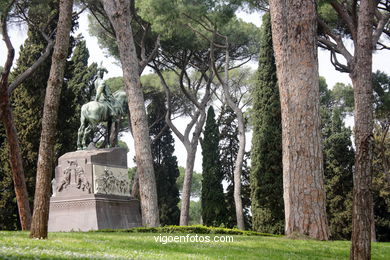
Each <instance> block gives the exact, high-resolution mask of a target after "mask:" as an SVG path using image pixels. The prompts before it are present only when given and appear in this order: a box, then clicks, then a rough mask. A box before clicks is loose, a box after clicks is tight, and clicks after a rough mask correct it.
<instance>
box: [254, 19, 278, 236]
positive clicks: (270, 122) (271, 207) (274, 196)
mask: <svg viewBox="0 0 390 260" xmlns="http://www.w3.org/2000/svg"><path fill="white" fill-rule="evenodd" d="M252 95H253V110H252V123H253V137H252V150H251V158H252V166H251V177H250V184H251V198H252V215H253V221H252V222H253V229H254V230H256V231H259V232H267V233H275V234H283V232H284V204H283V169H282V126H281V112H280V101H279V90H278V85H277V78H276V66H275V58H274V52H273V49H272V34H271V23H270V16H269V14H268V13H267V14H265V15H264V16H263V24H262V29H261V38H260V57H259V68H258V82H257V85H256V87H255V88H254V89H253V92H252Z"/></svg>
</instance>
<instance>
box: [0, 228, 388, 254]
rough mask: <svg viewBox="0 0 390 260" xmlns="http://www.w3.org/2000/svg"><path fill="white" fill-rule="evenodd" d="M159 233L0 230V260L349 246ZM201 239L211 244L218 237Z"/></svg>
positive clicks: (340, 250)
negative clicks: (179, 239)
mask: <svg viewBox="0 0 390 260" xmlns="http://www.w3.org/2000/svg"><path fill="white" fill-rule="evenodd" d="M159 235H160V234H159V233H157V234H153V233H127V232H86V233H83V232H70V233H50V234H49V239H48V240H36V239H29V238H28V233H27V232H8V231H0V259H175V260H180V259H278V260H279V259H300V260H301V259H348V256H349V247H350V242H348V241H328V242H321V241H314V240H290V239H285V238H283V237H263V236H242V235H235V236H233V239H234V242H227V243H220V242H219V243H217V242H209V243H191V242H188V243H174V242H172V243H167V244H162V243H161V242H156V241H155V238H154V236H159ZM161 235H163V236H164V235H171V236H174V235H186V234H178V233H175V234H172V233H171V234H161ZM191 236H195V234H191ZM202 236H210V239H211V240H212V239H213V237H214V236H222V235H211V234H203V235H202ZM183 240H184V238H183ZM372 259H390V243H373V247H372Z"/></svg>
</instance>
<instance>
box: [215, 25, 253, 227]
mask: <svg viewBox="0 0 390 260" xmlns="http://www.w3.org/2000/svg"><path fill="white" fill-rule="evenodd" d="M214 34H215V32H214ZM214 37H215V35H214ZM225 46H226V47H225V48H226V50H225V78H224V79H222V76H221V75H220V74H219V72H218V70H217V68H216V64H215V60H214V45H213V44H211V45H210V50H211V52H210V58H211V60H212V63H213V70H214V73H215V75H216V76H217V78H218V80H219V82H220V83H221V85H222V89H223V95H224V97H225V99H226V103H227V104H228V106H229V107H230V108H231V109H232V110H233V111H234V113H235V114H236V116H237V121H238V147H239V148H238V153H237V157H236V161H235V163H234V172H233V179H234V191H233V198H234V205H235V208H236V220H237V227H238V228H239V229H241V230H245V223H244V211H243V207H242V198H241V175H242V165H243V163H244V155H245V142H246V138H245V122H244V115H243V113H242V111H241V109H240V108H239V106H238V104H236V102H235V101H234V100H233V98H232V96H231V95H230V91H229V85H228V84H229V64H230V57H229V41H228V37H227V36H225Z"/></svg>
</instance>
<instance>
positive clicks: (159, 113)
mask: <svg viewBox="0 0 390 260" xmlns="http://www.w3.org/2000/svg"><path fill="white" fill-rule="evenodd" d="M165 112H166V110H165V105H164V96H161V95H159V93H157V94H156V95H155V96H153V97H152V103H151V104H150V105H149V106H148V121H149V125H150V135H151V136H152V138H156V136H157V135H159V133H160V132H161V131H162V135H161V136H160V137H159V138H158V139H155V140H154V141H153V142H152V146H151V148H152V155H153V161H154V162H153V165H154V172H155V175H156V183H157V198H158V207H159V214H160V223H161V225H163V226H164V225H178V224H179V218H180V210H179V207H178V203H179V201H180V199H179V189H178V187H177V184H176V180H177V178H178V177H179V175H180V172H179V168H178V166H177V158H176V156H174V155H173V153H174V151H175V146H174V142H175V141H174V139H173V137H172V132H171V130H170V129H169V128H166V129H165V130H163V129H164V126H165V120H164V118H165V117H164V116H165Z"/></svg>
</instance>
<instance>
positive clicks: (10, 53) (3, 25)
mask: <svg viewBox="0 0 390 260" xmlns="http://www.w3.org/2000/svg"><path fill="white" fill-rule="evenodd" d="M14 3H15V1H11V2H10V4H9V5H8V6H7V7H6V8H5V10H4V12H3V15H2V16H1V21H0V23H1V24H0V25H1V34H2V35H3V40H4V42H5V45H6V47H7V49H8V54H7V59H6V61H5V64H4V68H3V71H2V72H1V79H0V82H1V86H3V87H7V84H8V76H9V73H10V72H11V67H12V63H13V60H14V57H15V49H14V47H13V46H12V42H11V40H10V38H9V35H8V29H7V18H8V13H9V11H10V10H11V8H12V6H13V4H14Z"/></svg>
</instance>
